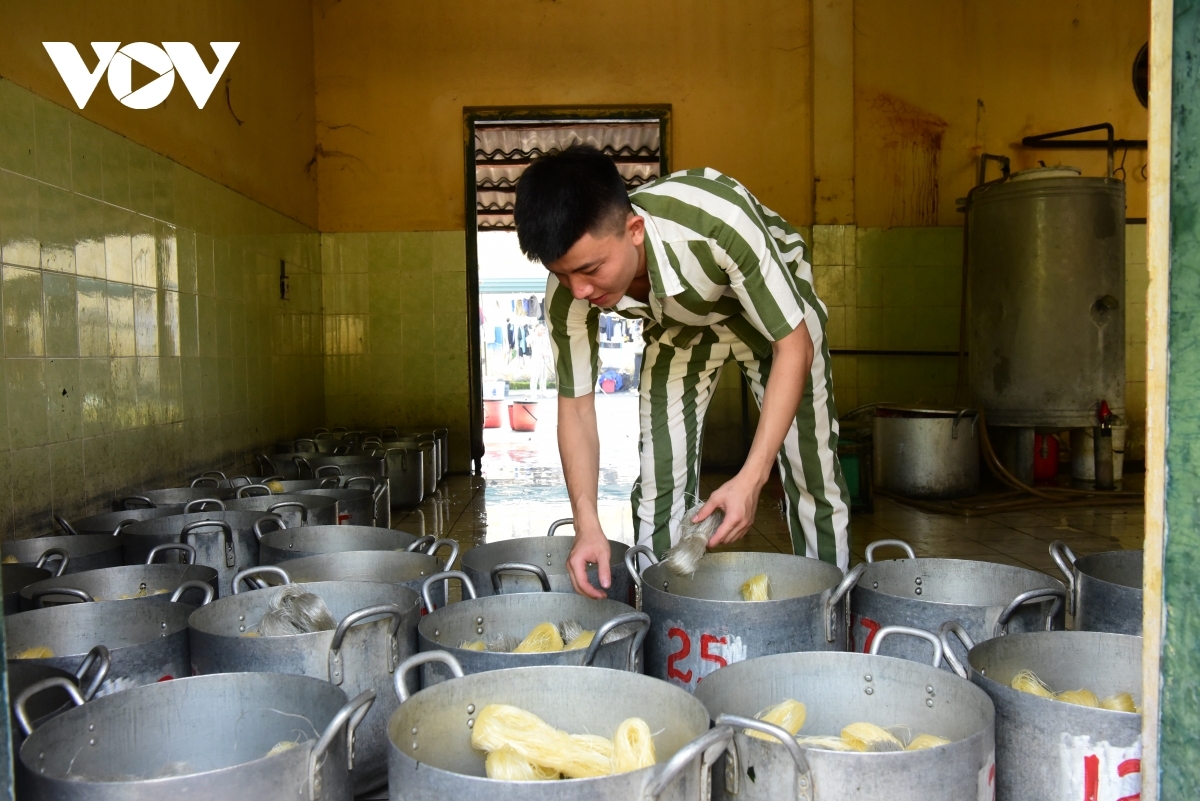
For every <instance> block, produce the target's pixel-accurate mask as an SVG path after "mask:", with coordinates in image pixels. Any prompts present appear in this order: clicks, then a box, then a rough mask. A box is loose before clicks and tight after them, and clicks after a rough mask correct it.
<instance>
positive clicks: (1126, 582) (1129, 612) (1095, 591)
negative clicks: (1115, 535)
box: [1050, 540, 1143, 637]
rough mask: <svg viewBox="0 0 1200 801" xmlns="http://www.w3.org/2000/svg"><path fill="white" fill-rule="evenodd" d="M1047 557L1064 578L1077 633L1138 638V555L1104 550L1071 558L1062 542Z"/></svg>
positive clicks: (1067, 547)
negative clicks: (1099, 633) (1084, 632)
mask: <svg viewBox="0 0 1200 801" xmlns="http://www.w3.org/2000/svg"><path fill="white" fill-rule="evenodd" d="M1050 555H1051V556H1053V557H1054V561H1055V562H1057V563H1058V569H1059V570H1061V571H1062V573H1063V575H1064V576H1065V577H1066V579H1067V604H1068V611H1069V612H1070V613H1071V614H1072V615H1074V616H1075V628H1076V629H1078V630H1079V631H1111V632H1112V633H1114V634H1132V635H1134V636H1136V637H1140V636H1142V555H1143V554H1142V552H1141V551H1140V550H1138V551H1106V552H1104V553H1094V554H1092V555H1091V556H1084V557H1082V558H1080V559H1076V558H1075V554H1074V553H1073V552H1072V551H1071V549H1070V547H1069V546H1068V545H1067V544H1066V543H1064V542H1063V541H1062V540H1055V541H1054V542H1052V543H1051V544H1050Z"/></svg>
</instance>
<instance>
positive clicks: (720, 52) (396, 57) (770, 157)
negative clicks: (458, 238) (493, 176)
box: [314, 0, 812, 231]
mask: <svg viewBox="0 0 1200 801" xmlns="http://www.w3.org/2000/svg"><path fill="white" fill-rule="evenodd" d="M314 9H315V10H314V29H315V36H316V86H317V120H318V122H317V137H318V146H319V148H320V150H321V152H323V154H324V155H323V156H322V157H321V158H320V177H319V181H320V190H319V193H320V207H321V210H320V223H319V228H320V229H321V230H322V231H430V230H439V231H440V230H453V229H459V230H461V229H462V228H463V143H462V128H463V124H462V109H463V106H472V105H523V104H556V105H580V106H586V105H596V104H629V103H670V104H672V106H673V109H674V125H675V128H674V132H673V137H672V142H671V146H672V148H673V152H672V159H671V164H672V167H674V168H685V167H696V166H711V167H716V168H718V169H721V170H724V171H726V172H728V173H730V174H732V175H735V176H737V177H738V178H739V179H740V180H742V181H743V182H745V183H746V184H748V185H749V186H751V187H753V188H754V191H755V192H756V193H757V194H758V196H759V197H760V198H761V199H762V200H763V202H764V203H766V204H767V205H768V206H770V207H772V208H774V209H775V210H776V211H778V212H779V213H780V214H782V215H783V216H784V217H786V218H788V219H790V220H794V221H796V222H801V221H804V220H807V219H808V217H809V216H810V215H811V208H812V200H811V197H812V185H811V167H810V161H811V152H810V151H811V147H810V145H809V141H810V123H809V117H808V108H809V103H808V94H809V91H808V73H809V53H808V19H809V10H808V4H807V3H806V2H792V1H791V0H744V1H743V2H737V3H729V2H712V1H711V0H672V1H670V2H653V3H647V2H642V1H641V0H604V1H603V2H593V0H561V1H560V2H535V0H513V1H512V2H508V3H503V4H500V5H495V6H488V5H481V4H479V3H478V2H475V1H474V0H441V1H440V2H432V3H402V4H401V3H368V2H363V0H346V1H345V2H329V1H328V0H318V2H316V3H315V6H314Z"/></svg>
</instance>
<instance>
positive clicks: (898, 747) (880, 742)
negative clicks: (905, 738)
mask: <svg viewBox="0 0 1200 801" xmlns="http://www.w3.org/2000/svg"><path fill="white" fill-rule="evenodd" d="M842 739H843V740H844V741H845V742H846V745H848V746H850V747H851V748H852V749H853V750H855V751H862V752H864V753H873V754H874V753H881V752H885V751H903V750H904V743H902V742H900V739H899V738H898V737H896V735H894V734H892V733H891V732H890V731H888V730H887V729H885V728H883V727H882V726H876V725H875V724H874V723H851V724H850V725H849V726H847V727H846V728H844V729H842Z"/></svg>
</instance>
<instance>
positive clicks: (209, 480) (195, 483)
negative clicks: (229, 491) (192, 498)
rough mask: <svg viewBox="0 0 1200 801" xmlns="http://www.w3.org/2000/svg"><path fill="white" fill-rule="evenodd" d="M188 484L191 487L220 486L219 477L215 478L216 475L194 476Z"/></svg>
mask: <svg viewBox="0 0 1200 801" xmlns="http://www.w3.org/2000/svg"><path fill="white" fill-rule="evenodd" d="M188 486H190V487H192V488H195V487H219V486H221V479H219V478H217V477H216V476H198V477H196V478H193V479H192V483H191V484H189V485H188Z"/></svg>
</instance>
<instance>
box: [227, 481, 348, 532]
mask: <svg viewBox="0 0 1200 801" xmlns="http://www.w3.org/2000/svg"><path fill="white" fill-rule="evenodd" d="M245 490H246V487H242V488H241V489H239V490H238V492H239V493H242V492H244V491H245ZM225 508H226V509H228V510H229V511H231V512H261V513H262V514H270V515H278V516H279V517H280V518H281V519H282V520H283V522H284V525H286V526H287V527H288V528H297V527H299V526H336V525H337V524H338V502H337V498H326V497H322V496H320V495H307V494H305V495H301V494H299V493H297V494H295V495H249V496H246V495H241V496H240V497H237V498H233V499H231V500H228V501H225Z"/></svg>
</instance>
